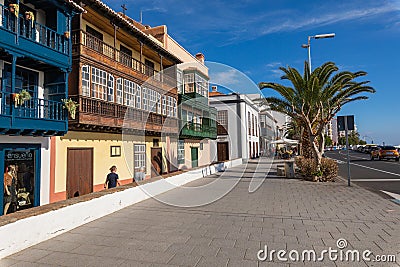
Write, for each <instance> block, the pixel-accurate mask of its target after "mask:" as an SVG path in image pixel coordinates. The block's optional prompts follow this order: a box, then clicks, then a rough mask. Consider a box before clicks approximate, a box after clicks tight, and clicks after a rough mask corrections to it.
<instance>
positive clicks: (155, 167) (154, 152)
mask: <svg viewBox="0 0 400 267" xmlns="http://www.w3.org/2000/svg"><path fill="white" fill-rule="evenodd" d="M151 165H152V168H151V177H156V176H160V175H161V174H162V150H161V147H156V148H154V147H152V148H151Z"/></svg>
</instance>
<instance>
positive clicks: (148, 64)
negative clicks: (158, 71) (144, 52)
mask: <svg viewBox="0 0 400 267" xmlns="http://www.w3.org/2000/svg"><path fill="white" fill-rule="evenodd" d="M144 65H145V72H144V74H146V75H147V76H150V77H151V76H153V75H154V74H155V73H154V62H152V61H150V60H148V59H145V60H144Z"/></svg>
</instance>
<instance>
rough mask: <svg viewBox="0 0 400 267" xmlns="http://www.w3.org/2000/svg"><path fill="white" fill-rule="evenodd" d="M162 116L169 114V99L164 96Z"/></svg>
mask: <svg viewBox="0 0 400 267" xmlns="http://www.w3.org/2000/svg"><path fill="white" fill-rule="evenodd" d="M162 114H163V115H164V116H165V115H166V114H167V97H166V96H165V95H163V96H162Z"/></svg>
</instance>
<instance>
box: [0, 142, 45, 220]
mask: <svg viewBox="0 0 400 267" xmlns="http://www.w3.org/2000/svg"><path fill="white" fill-rule="evenodd" d="M40 157H41V156H40V145H36V144H6V145H0V168H1V169H3V173H4V180H3V182H2V183H1V184H0V191H1V192H3V193H2V194H1V195H0V207H1V211H0V215H2V214H9V213H13V212H16V211H18V210H22V209H27V208H31V207H34V206H39V205H40Z"/></svg>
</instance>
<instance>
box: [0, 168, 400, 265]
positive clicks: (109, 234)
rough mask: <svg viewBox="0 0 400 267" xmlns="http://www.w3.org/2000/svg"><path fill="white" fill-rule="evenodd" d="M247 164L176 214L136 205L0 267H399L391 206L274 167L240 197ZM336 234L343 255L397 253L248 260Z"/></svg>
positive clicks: (152, 204) (321, 242)
mask: <svg viewBox="0 0 400 267" xmlns="http://www.w3.org/2000/svg"><path fill="white" fill-rule="evenodd" d="M256 166H257V164H256V161H252V162H250V163H249V164H248V165H247V166H246V169H244V165H242V166H239V167H236V168H232V169H230V170H228V171H227V175H226V177H225V178H224V177H222V179H227V180H229V179H234V178H235V177H238V176H242V177H243V178H242V179H241V180H240V182H239V183H238V184H237V185H236V187H235V188H234V189H233V190H232V191H231V192H230V193H229V194H227V195H226V196H224V197H223V198H221V199H220V200H218V201H216V202H214V203H211V204H208V205H205V206H201V207H196V208H179V207H172V206H167V205H165V204H162V203H160V202H158V201H156V200H154V199H150V200H146V201H143V202H141V203H138V204H136V205H133V206H130V207H128V208H125V209H123V210H120V211H118V212H115V213H113V214H111V215H109V216H106V217H103V218H101V219H98V220H96V221H94V222H91V223H88V224H86V225H84V226H81V227H79V228H76V229H74V230H72V231H70V232H68V233H65V234H62V235H60V236H58V237H56V238H53V239H51V240H48V241H46V242H43V243H40V244H38V245H36V246H33V247H31V248H29V249H26V250H24V251H22V252H19V253H16V254H14V255H11V256H9V257H7V258H5V259H3V260H1V261H0V266H113V265H114V266H174V265H178V266H399V265H398V263H399V260H400V254H399V252H400V206H399V205H397V204H395V203H392V202H391V201H390V200H387V199H383V198H381V197H380V196H378V195H377V194H374V193H372V192H369V191H367V190H365V189H363V188H360V187H356V186H354V187H350V188H349V187H347V186H346V184H345V183H344V182H341V181H339V182H336V183H312V182H306V181H301V180H297V179H285V178H279V177H276V176H274V169H272V170H271V173H270V175H269V176H268V177H267V179H266V180H265V181H264V183H263V184H262V186H261V187H260V188H259V189H258V190H257V191H256V192H254V193H249V192H248V188H249V182H250V179H251V177H252V173H253V172H254V170H255V169H256ZM243 170H245V171H244V173H242V172H243ZM217 177H218V176H217V175H213V176H209V177H207V178H203V179H200V180H197V181H195V182H192V183H191V184H190V186H193V187H194V186H198V185H204V184H207V183H210V182H212V181H214V180H216V178H217ZM218 186H221V184H219V185H218ZM164 196H166V197H168V196H169V197H171V199H179V197H182V192H181V190H180V189H175V190H172V191H169V192H167V193H165V195H164ZM184 197H190V196H187V194H185V195H184ZM44 227H45V225H44ZM21 231H29V229H21ZM0 238H1V237H0ZM339 238H344V239H346V241H347V242H348V246H347V247H346V248H345V249H343V250H347V249H357V250H359V251H361V252H362V251H363V250H366V249H368V250H370V251H372V252H373V254H374V255H388V254H396V253H397V263H386V264H378V263H376V262H364V261H361V262H339V261H336V262H332V261H328V260H327V258H328V257H326V260H325V261H324V262H316V263H314V262H305V263H297V262H293V261H289V262H280V261H278V260H277V258H276V255H275V261H274V262H269V261H264V262H260V261H258V260H257V253H258V251H259V250H260V249H261V248H264V245H268V250H271V249H275V250H280V249H284V250H286V251H287V252H289V251H290V250H293V249H296V250H298V251H299V252H300V255H301V251H303V250H305V249H307V250H310V249H314V250H315V251H316V252H317V255H319V253H320V252H321V251H322V250H324V249H328V248H329V247H332V248H333V249H337V244H336V241H337V240H338V239H339ZM286 257H288V255H286Z"/></svg>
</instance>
